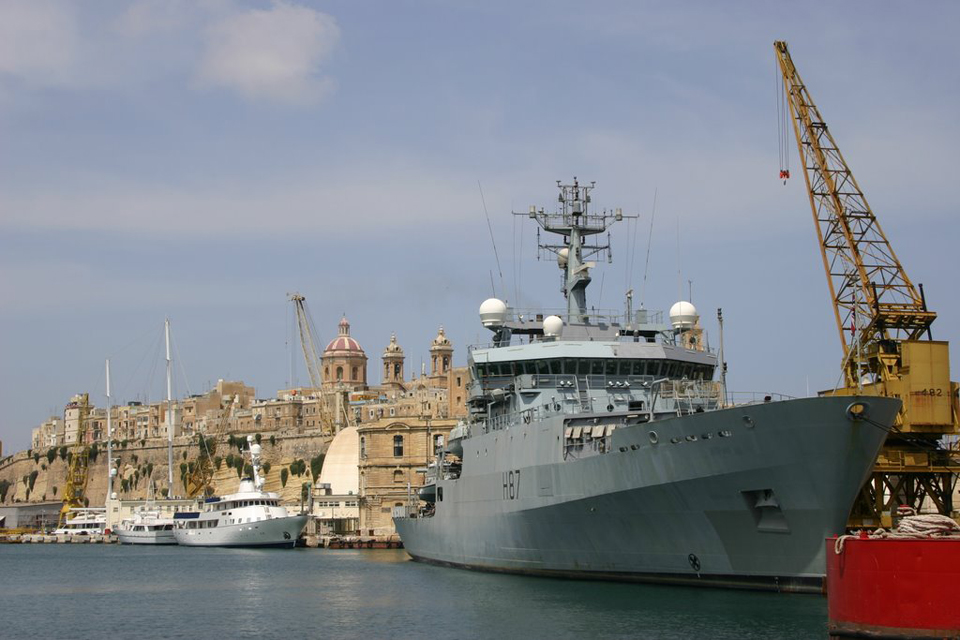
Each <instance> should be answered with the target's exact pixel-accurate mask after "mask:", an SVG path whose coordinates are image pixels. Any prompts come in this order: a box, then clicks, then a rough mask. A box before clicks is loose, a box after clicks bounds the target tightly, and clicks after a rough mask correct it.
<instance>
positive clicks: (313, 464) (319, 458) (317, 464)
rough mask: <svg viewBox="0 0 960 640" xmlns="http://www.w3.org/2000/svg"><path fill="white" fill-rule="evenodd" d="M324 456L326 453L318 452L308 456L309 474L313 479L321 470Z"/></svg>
mask: <svg viewBox="0 0 960 640" xmlns="http://www.w3.org/2000/svg"><path fill="white" fill-rule="evenodd" d="M326 457H327V454H325V453H320V454H317V455H315V456H314V457H312V458H310V475H312V476H313V479H314V480H316V479H317V478H319V477H320V472H321V471H322V470H323V461H324V460H325V459H326Z"/></svg>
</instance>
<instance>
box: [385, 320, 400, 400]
mask: <svg viewBox="0 0 960 640" xmlns="http://www.w3.org/2000/svg"><path fill="white" fill-rule="evenodd" d="M403 361H404V355H403V349H402V348H400V345H399V344H397V334H395V333H394V334H392V335H391V336H390V344H388V345H387V348H386V349H384V350H383V384H384V385H390V386H397V387H402V386H403Z"/></svg>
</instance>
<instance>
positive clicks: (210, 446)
mask: <svg viewBox="0 0 960 640" xmlns="http://www.w3.org/2000/svg"><path fill="white" fill-rule="evenodd" d="M239 399H240V398H239V395H237V396H234V397H233V400H232V402H231V403H230V405H229V406H225V407H223V409H222V411H221V413H220V417H219V419H218V420H217V426H216V427H215V428H214V430H213V435H211V436H210V437H205V436H204V435H203V434H202V433H201V434H199V437H200V443H199V444H200V454H199V455H198V456H197V459H196V461H194V463H193V469H191V470H190V473H189V474H188V475H187V477H186V479H185V481H184V483H183V485H184V489H185V490H186V492H187V497H190V498H195V497H197V496H198V495H201V494H203V495H207V494H210V493H211V492H212V487H211V486H210V483H211V482H212V480H213V474H214V472H215V471H216V469H214V468H213V467H214V456H216V455H217V448H218V447H219V444H220V438H221V437H223V435H224V434H225V433H226V431H227V425H228V424H229V422H230V416H232V415H233V409H234V407H235V406H236V404H237V402H238V401H239Z"/></svg>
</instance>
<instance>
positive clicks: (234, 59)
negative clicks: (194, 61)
mask: <svg viewBox="0 0 960 640" xmlns="http://www.w3.org/2000/svg"><path fill="white" fill-rule="evenodd" d="M339 39H340V29H339V27H338V26H337V23H336V21H335V20H334V19H333V18H332V17H331V16H329V15H326V14H324V13H321V12H319V11H314V10H313V9H309V8H307V7H298V6H293V5H290V4H286V3H283V2H278V3H276V4H274V6H273V7H272V8H271V9H268V10H252V11H247V12H244V13H241V14H238V15H233V16H229V17H226V18H224V19H222V20H220V21H219V22H217V23H215V24H213V25H212V26H210V27H209V28H208V29H207V31H206V50H205V52H204V54H203V57H202V60H201V62H200V68H199V70H198V72H197V80H198V82H199V83H200V84H201V85H202V86H209V87H223V88H227V89H232V90H235V91H237V92H239V93H240V94H241V95H243V96H244V97H246V98H248V99H251V100H266V101H272V102H280V103H285V104H293V105H305V104H314V103H316V102H318V101H319V100H321V99H323V98H324V96H325V95H327V94H328V93H329V92H330V91H331V90H332V88H333V80H332V79H331V78H329V77H326V76H322V75H321V74H320V67H321V65H322V64H323V63H324V62H325V61H326V60H327V58H329V56H330V54H331V52H332V51H333V49H334V48H335V47H336V45H337V42H338V41H339Z"/></svg>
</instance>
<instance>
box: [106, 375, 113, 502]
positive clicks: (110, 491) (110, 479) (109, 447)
mask: <svg viewBox="0 0 960 640" xmlns="http://www.w3.org/2000/svg"><path fill="white" fill-rule="evenodd" d="M112 413H113V402H112V401H111V399H110V358H107V500H111V499H112V498H113V419H112V416H111V415H110V414H112Z"/></svg>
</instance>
